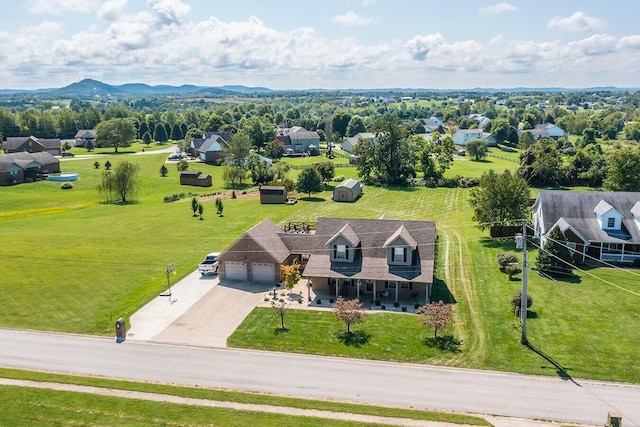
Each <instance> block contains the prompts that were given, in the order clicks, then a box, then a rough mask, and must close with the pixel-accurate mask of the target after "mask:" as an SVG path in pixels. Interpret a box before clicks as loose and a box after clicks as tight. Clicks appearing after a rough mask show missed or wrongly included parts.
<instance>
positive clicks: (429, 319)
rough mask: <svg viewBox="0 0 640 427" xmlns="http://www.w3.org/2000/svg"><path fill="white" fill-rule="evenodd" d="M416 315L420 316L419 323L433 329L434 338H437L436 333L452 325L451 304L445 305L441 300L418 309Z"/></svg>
mask: <svg viewBox="0 0 640 427" xmlns="http://www.w3.org/2000/svg"><path fill="white" fill-rule="evenodd" d="M418 313H420V314H422V319H421V320H420V321H421V323H422V324H423V325H428V326H430V327H431V328H432V329H433V337H434V338H438V331H440V330H442V329H443V328H445V327H446V326H448V325H450V324H451V323H453V319H452V318H451V315H452V314H453V304H445V303H444V302H442V300H440V301H438V302H432V303H429V304H426V305H423V306H421V307H419V308H418Z"/></svg>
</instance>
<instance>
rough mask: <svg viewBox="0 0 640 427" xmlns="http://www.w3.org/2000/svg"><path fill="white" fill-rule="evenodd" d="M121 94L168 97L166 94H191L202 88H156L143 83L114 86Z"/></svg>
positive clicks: (185, 86) (189, 86) (188, 86)
mask: <svg viewBox="0 0 640 427" xmlns="http://www.w3.org/2000/svg"><path fill="white" fill-rule="evenodd" d="M116 87H117V88H118V89H120V90H121V91H123V92H126V93H135V94H148V95H158V94H162V95H168V94H185V93H193V92H197V91H199V90H201V89H203V88H204V86H194V85H182V86H169V85H158V86H149V85H148V84H144V83H127V84H123V85H120V86H116Z"/></svg>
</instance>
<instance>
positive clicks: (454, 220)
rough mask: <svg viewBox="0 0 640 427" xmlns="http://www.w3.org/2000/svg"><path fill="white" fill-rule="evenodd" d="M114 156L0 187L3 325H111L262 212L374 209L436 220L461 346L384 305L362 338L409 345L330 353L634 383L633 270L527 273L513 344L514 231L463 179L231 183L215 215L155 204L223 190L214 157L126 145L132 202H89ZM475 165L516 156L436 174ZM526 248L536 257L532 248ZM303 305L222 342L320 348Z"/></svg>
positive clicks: (211, 210) (440, 276) (287, 217)
mask: <svg viewBox="0 0 640 427" xmlns="http://www.w3.org/2000/svg"><path fill="white" fill-rule="evenodd" d="M122 156H123V155H122V154H121V155H108V156H103V157H100V158H99V159H94V158H91V159H78V158H76V159H74V160H69V161H64V162H63V163H62V166H61V167H62V170H63V171H65V172H78V173H79V174H80V180H79V181H77V182H75V183H74V186H75V187H74V188H73V189H72V190H61V189H60V188H59V184H56V183H51V182H38V183H34V184H22V185H18V186H15V187H3V188H0V192H1V193H2V197H1V198H0V239H1V241H2V242H3V243H4V244H3V245H2V248H0V256H2V258H3V259H4V260H5V262H4V263H3V264H2V266H1V267H0V277H2V278H3V280H2V282H0V292H1V294H2V295H3V315H2V316H1V317H0V325H1V326H4V327H15V328H28V329H40V330H52V331H65V332H75V333H89V334H102V335H107V334H111V333H112V332H113V331H112V329H113V322H114V321H115V319H117V318H119V317H125V318H128V317H129V316H130V315H131V314H133V313H134V312H135V311H136V310H137V309H138V308H140V307H141V306H142V305H144V304H145V303H146V302H147V301H149V300H150V299H151V298H153V297H155V296H156V295H157V294H158V293H159V292H161V291H163V290H165V288H166V276H165V270H166V266H167V265H168V264H169V263H175V265H176V267H177V273H178V274H177V275H176V276H172V278H171V280H172V281H175V280H178V279H180V277H182V276H184V275H186V274H188V273H190V272H191V271H193V270H194V269H195V268H196V266H197V263H198V262H199V261H200V259H201V257H202V256H203V255H204V254H205V253H207V252H211V251H214V250H223V249H224V248H225V247H227V246H228V245H229V244H230V243H231V242H232V241H233V240H235V239H236V238H237V237H238V236H240V234H241V233H242V232H244V231H246V230H247V229H248V228H250V227H252V226H253V225H254V224H256V223H257V222H259V221H261V220H262V219H264V218H266V217H268V218H271V219H272V220H273V221H274V222H276V223H285V222H287V221H314V220H315V219H316V218H317V217H318V216H344V217H365V218H377V217H380V216H381V215H383V214H386V215H387V216H389V217H391V218H398V219H427V220H435V221H436V223H437V227H438V233H439V252H438V256H439V258H438V265H437V273H436V279H437V280H438V283H439V287H440V289H441V295H443V298H450V300H451V301H452V302H455V303H456V309H455V313H456V314H455V320H456V322H455V325H454V326H453V327H452V328H450V329H449V330H447V331H445V333H446V334H450V335H452V336H453V337H454V338H455V339H457V340H459V341H460V345H459V346H457V351H455V352H445V353H442V352H440V351H434V349H432V348H427V347H426V346H425V337H427V336H429V333H428V331H422V330H420V329H419V328H417V319H414V320H415V324H413V325H405V323H404V322H407V320H406V318H407V317H409V316H408V315H404V316H403V315H397V316H394V315H386V314H385V315H383V316H388V318H389V319H388V321H386V322H385V323H387V324H388V325H389V327H388V328H387V329H384V328H382V327H381V326H380V325H377V324H374V323H370V322H373V319H372V318H371V319H367V320H366V321H365V323H364V324H363V325H359V326H357V329H362V330H364V331H367V332H369V333H371V334H372V335H373V336H372V338H371V340H370V344H371V347H374V346H382V347H384V346H383V345H382V344H384V343H385V342H392V341H385V340H389V339H390V338H391V336H392V335H395V336H397V335H399V334H400V336H404V337H406V340H405V341H406V342H407V345H408V346H409V347H408V349H407V350H403V351H398V352H388V350H385V351H384V352H383V351H375V349H373V350H372V349H370V348H367V347H366V345H365V346H363V347H361V348H360V349H354V348H346V347H345V346H344V345H342V350H341V349H340V348H341V347H340V346H341V344H335V343H334V344H335V345H334V344H332V345H331V346H330V347H329V346H327V347H326V348H327V349H329V348H330V351H331V352H332V353H331V354H336V355H343V356H349V357H369V358H373V359H383V360H406V361H419V362H427V363H437V364H442V365H451V366H461V367H471V368H480V369H498V370H506V371H514V372H523V373H534V374H542V375H562V376H571V377H588V378H597V379H607V380H619V381H628V382H640V372H638V370H637V369H636V368H635V360H636V356H637V354H638V351H639V350H640V328H639V327H638V326H639V323H640V318H639V317H638V313H640V300H639V298H638V297H637V295H638V294H640V287H639V285H638V284H637V274H638V273H637V272H636V271H635V270H620V269H616V270H613V269H609V268H594V269H590V270H587V271H585V272H580V273H579V274H578V275H577V278H576V279H575V280H573V281H571V282H551V281H548V280H546V279H543V278H541V277H539V276H537V275H535V274H530V281H529V282H530V283H529V288H530V293H531V295H532V296H533V299H534V304H533V307H532V308H531V318H530V321H529V323H528V326H529V339H530V341H531V343H532V345H533V346H534V347H535V350H537V352H536V351H534V350H532V349H529V348H527V347H524V346H522V345H520V344H519V330H518V329H517V321H516V319H515V318H514V317H513V315H512V313H511V310H510V304H509V299H510V296H511V295H512V293H513V292H515V291H516V290H517V289H519V287H520V282H519V280H514V281H509V279H508V277H507V276H506V275H505V274H503V273H500V272H499V271H498V268H497V263H496V261H495V259H496V254H497V252H498V251H501V250H511V249H512V248H513V240H512V239H507V240H499V239H491V238H489V237H488V233H487V232H481V231H479V230H478V229H477V228H476V226H475V224H474V222H473V221H472V219H471V218H472V212H471V209H470V207H469V205H468V202H467V196H468V191H469V190H468V189H457V188H456V189H445V188H434V189H431V188H378V187H371V186H367V187H365V195H364V196H363V197H362V198H361V199H360V200H359V201H358V202H356V203H355V204H339V203H333V202H331V201H330V192H329V191H325V192H324V193H320V194H317V195H315V196H314V197H312V198H311V199H310V200H308V199H307V198H306V197H304V196H303V197H302V198H301V200H300V201H299V202H298V204H296V205H293V206H286V205H260V204H259V202H258V201H257V200H255V198H248V197H243V195H242V194H241V191H243V190H242V189H238V190H236V192H237V193H238V195H239V197H238V199H230V198H224V200H223V202H224V212H223V216H221V217H218V216H217V215H216V214H215V207H214V202H213V200H212V201H207V202H204V206H205V210H204V220H203V221H200V220H198V219H197V218H193V217H192V215H191V209H190V203H189V200H190V198H189V197H186V198H184V199H183V200H181V201H177V202H173V203H164V202H163V197H164V196H167V195H171V194H179V193H182V192H189V191H194V192H198V193H200V194H204V193H207V194H211V193H216V192H222V191H227V192H229V190H228V189H225V188H224V186H223V183H222V179H221V176H222V168H220V167H216V166H208V165H204V164H192V166H191V167H190V169H192V170H202V171H203V172H206V173H209V174H211V175H212V176H213V183H214V186H213V187H211V188H206V189H203V188H198V187H182V186H180V185H179V183H178V173H177V171H176V170H175V166H173V165H172V164H168V167H169V175H168V176H167V177H165V178H162V177H160V174H159V173H158V170H159V168H160V166H161V165H162V164H163V163H164V161H165V159H166V155H164V154H150V155H144V156H135V157H127V159H131V160H135V162H137V163H139V165H140V167H141V173H140V183H141V186H140V192H139V197H138V199H137V201H136V202H135V203H132V204H128V205H120V206H119V205H104V204H101V203H100V200H101V199H100V197H99V194H98V192H97V190H96V186H97V184H98V183H99V181H100V177H101V174H102V171H103V170H104V168H103V167H102V166H101V168H100V169H95V168H94V166H93V163H94V162H95V161H99V162H100V163H101V165H103V164H104V162H105V161H106V160H107V159H108V160H109V161H110V162H111V163H113V164H115V163H116V162H117V161H118V159H119V158H122ZM315 159H318V160H317V161H321V160H323V158H321V157H320V158H315ZM478 164H482V167H483V168H484V167H486V168H487V169H488V168H490V167H493V168H494V169H496V170H502V169H504V168H505V167H509V166H511V167H515V166H516V163H514V162H511V161H509V160H503V159H494V158H492V157H488V158H487V159H486V161H485V162H472V161H469V160H467V161H465V162H454V168H459V169H458V171H457V172H454V171H453V169H454V168H452V170H450V171H449V173H448V174H451V173H453V174H454V175H455V174H459V175H463V176H475V175H474V174H475V173H476V171H475V170H476V169H477V168H476V166H477V165H478ZM342 171H348V172H349V173H350V174H353V175H348V176H347V174H346V173H345V174H344V175H345V176H347V177H349V176H355V173H356V169H355V168H339V169H336V174H337V175H340V174H342ZM478 176H479V173H478ZM533 194H534V193H533V191H532V195H533ZM221 197H222V196H221ZM529 260H530V262H531V263H533V262H534V260H535V251H532V252H531V253H530V258H529ZM518 277H519V276H518ZM298 316H302V317H300V318H299V317H298ZM305 316H306V314H304V313H303V314H298V313H296V314H295V316H294V315H292V317H291V319H290V322H289V323H290V325H288V326H289V327H290V328H291V330H290V333H289V334H288V335H282V336H279V337H277V339H273V337H274V334H273V330H274V328H275V327H276V326H277V319H276V318H275V316H273V313H271V312H269V311H268V310H263V311H260V310H257V311H255V312H254V313H253V314H252V315H251V316H250V317H249V318H247V320H246V322H245V324H243V326H242V327H241V328H240V329H239V330H238V331H237V332H236V334H235V335H234V336H233V337H232V339H231V342H230V343H231V344H233V345H238V346H242V347H258V348H266V349H274V350H275V349H277V350H285V351H300V352H312V353H323V350H322V348H320V349H318V348H319V347H322V343H323V340H324V339H326V340H329V341H330V340H335V334H336V332H337V331H339V330H340V328H341V327H342V326H341V325H340V324H338V323H336V322H335V321H334V320H333V319H332V316H331V314H330V313H327V315H326V316H319V317H318V320H317V322H318V325H319V326H318V328H324V329H319V330H322V331H325V332H324V333H319V334H316V337H315V338H314V340H315V341H313V342H311V341H309V338H307V339H305V340H301V339H299V337H296V334H305V335H306V336H307V337H308V334H307V333H306V332H307V331H306V326H305V325H307V322H310V321H311V320H310V319H311V318H310V317H309V318H307V317H305ZM309 316H310V315H309ZM314 321H315V320H314ZM269 322H272V323H271V324H269ZM256 325H258V326H256ZM399 331H401V332H399ZM377 339H380V340H381V341H380V342H376V341H375V340H377ZM287 340H291V342H287ZM251 342H253V343H254V344H251ZM367 345H368V344H367ZM394 345H395V344H394ZM327 351H329V350H327ZM359 351H360V354H358V352H359ZM365 353H366V356H365ZM323 354H324V353H323Z"/></svg>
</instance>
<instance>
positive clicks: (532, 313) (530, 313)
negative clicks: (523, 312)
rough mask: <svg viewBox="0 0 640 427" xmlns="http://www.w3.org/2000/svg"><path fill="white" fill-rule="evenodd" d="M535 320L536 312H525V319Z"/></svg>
mask: <svg viewBox="0 0 640 427" xmlns="http://www.w3.org/2000/svg"><path fill="white" fill-rule="evenodd" d="M537 318H538V312H537V311H532V310H527V319H537Z"/></svg>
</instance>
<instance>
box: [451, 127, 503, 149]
mask: <svg viewBox="0 0 640 427" xmlns="http://www.w3.org/2000/svg"><path fill="white" fill-rule="evenodd" d="M472 139H484V140H485V141H487V146H488V147H495V146H496V145H497V144H496V140H495V138H494V137H493V135H491V133H489V132H483V131H482V129H458V130H457V131H456V133H454V134H453V142H455V144H456V145H458V146H461V147H464V146H465V145H467V142H469V141H471V140H472Z"/></svg>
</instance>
